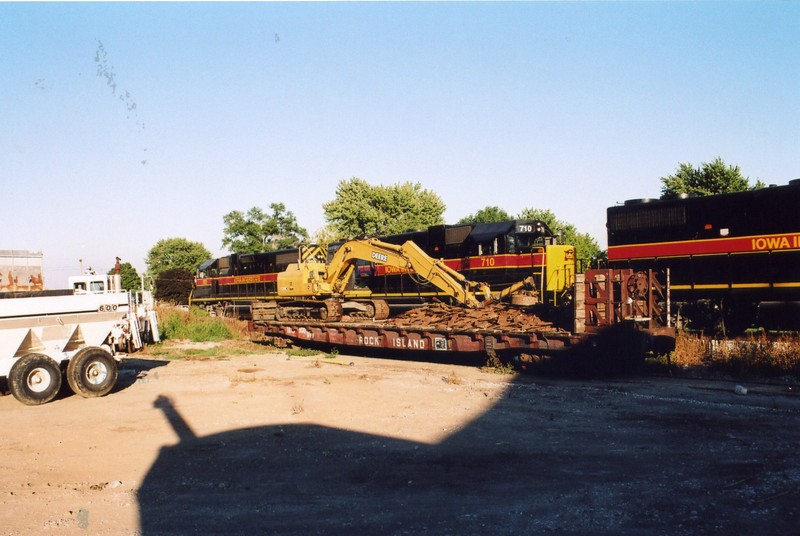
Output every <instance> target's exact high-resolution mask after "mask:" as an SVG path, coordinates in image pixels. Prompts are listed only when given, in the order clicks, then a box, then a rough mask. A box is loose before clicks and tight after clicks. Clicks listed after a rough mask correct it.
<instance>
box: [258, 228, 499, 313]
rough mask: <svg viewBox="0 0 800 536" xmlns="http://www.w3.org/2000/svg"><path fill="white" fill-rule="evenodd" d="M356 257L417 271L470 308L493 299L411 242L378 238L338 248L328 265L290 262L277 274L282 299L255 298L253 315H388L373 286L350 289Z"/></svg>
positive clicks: (483, 286) (487, 290)
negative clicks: (266, 299)
mask: <svg viewBox="0 0 800 536" xmlns="http://www.w3.org/2000/svg"><path fill="white" fill-rule="evenodd" d="M357 261H367V262H371V263H375V264H383V265H388V266H392V267H395V268H398V269H401V270H405V271H407V272H408V273H413V274H415V276H416V277H420V278H422V279H424V280H426V281H427V282H429V283H430V284H432V285H434V286H435V287H437V288H438V289H439V290H441V291H442V292H443V293H445V294H446V295H447V296H449V297H450V298H452V299H453V300H454V301H456V302H458V303H461V304H463V305H465V306H467V307H471V308H474V307H480V306H481V305H482V304H483V303H484V302H487V301H491V300H492V293H491V290H490V288H489V285H487V284H486V283H476V282H473V281H469V280H467V279H466V278H465V277H464V276H463V275H461V274H460V273H458V272H456V271H455V270H453V269H451V268H450V267H448V266H447V265H445V264H444V262H442V261H440V260H437V259H434V258H432V257H430V256H429V255H428V254H427V253H425V252H424V251H423V250H422V249H421V248H420V247H419V246H418V245H416V244H415V243H414V242H412V241H410V240H409V241H407V242H405V243H403V244H402V245H400V246H398V245H395V244H389V243H386V242H382V241H380V240H376V239H369V240H350V241H348V242H345V243H344V244H342V245H341V246H340V247H339V249H338V250H337V251H336V253H335V254H334V255H333V258H332V259H331V262H330V263H328V264H325V263H324V262H321V261H320V260H316V259H311V260H309V261H306V262H298V263H293V264H290V265H289V266H287V267H286V270H284V271H283V272H281V273H279V274H278V280H277V294H278V299H277V300H276V301H270V302H254V303H253V304H252V313H253V319H254V320H256V319H261V320H267V319H273V318H274V319H275V320H278V321H284V320H295V319H317V320H321V321H326V322H336V321H338V320H341V318H342V317H343V316H344V314H345V313H346V314H348V315H349V316H351V317H353V318H361V319H363V318H369V319H374V320H382V319H384V318H387V317H388V316H389V305H388V304H387V303H386V302H385V301H384V300H375V299H371V297H370V296H371V291H370V290H368V289H366V290H363V291H359V290H354V289H346V287H347V284H348V282H349V281H350V276H351V275H352V273H353V271H354V270H355V267H356V262H357ZM345 291H346V292H345ZM359 294H361V295H359ZM345 295H346V296H347V298H345Z"/></svg>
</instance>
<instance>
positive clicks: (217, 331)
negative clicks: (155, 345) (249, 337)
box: [158, 307, 245, 342]
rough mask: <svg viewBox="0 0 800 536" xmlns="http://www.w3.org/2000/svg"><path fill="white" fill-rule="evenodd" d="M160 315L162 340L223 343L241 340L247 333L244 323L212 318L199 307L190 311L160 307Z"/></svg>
mask: <svg viewBox="0 0 800 536" xmlns="http://www.w3.org/2000/svg"><path fill="white" fill-rule="evenodd" d="M158 313H159V318H160V319H161V321H160V323H159V324H160V326H159V333H160V335H161V339H162V340H165V339H188V340H190V341H192V342H211V341H223V340H228V339H235V338H240V337H241V334H242V333H244V331H245V328H244V326H243V322H242V321H239V320H233V319H230V318H217V317H212V316H210V315H209V314H208V313H207V312H206V311H204V310H203V309H200V308H199V307H192V308H191V309H189V311H181V310H177V309H173V308H168V307H160V308H159V310H158Z"/></svg>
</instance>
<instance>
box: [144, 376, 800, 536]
mask: <svg viewBox="0 0 800 536" xmlns="http://www.w3.org/2000/svg"><path fill="white" fill-rule="evenodd" d="M664 385H665V384H662V383H659V384H658V385H652V384H651V382H647V381H626V382H619V381H617V382H604V381H598V380H581V381H576V380H554V379H548V380H541V379H536V378H532V377H530V376H520V377H518V378H517V379H516V380H515V382H514V383H513V384H512V385H510V387H509V389H508V391H507V392H506V394H505V396H504V397H503V398H502V399H500V400H499V401H498V403H497V404H496V405H494V406H493V407H492V408H491V409H490V410H489V411H488V412H487V413H485V414H484V415H483V416H481V417H480V418H479V419H477V420H475V421H473V422H471V423H467V424H466V425H465V426H464V427H463V428H462V429H460V430H458V431H454V433H452V435H450V436H449V437H448V438H447V439H446V440H444V441H443V442H441V443H439V444H434V445H430V444H422V443H415V442H409V441H403V440H398V439H393V438H389V437H382V436H374V435H367V434H363V433H357V432H352V431H347V430H340V429H331V428H326V427H321V426H312V425H282V426H264V427H257V428H247V429H240V430H233V431H230V432H225V433H220V434H215V435H210V436H206V437H197V436H196V435H195V434H194V432H193V431H192V428H191V423H187V422H186V421H185V420H184V419H183V417H182V416H181V415H180V413H179V412H178V411H177V410H176V409H175V407H174V405H173V403H172V402H171V401H170V400H169V399H167V398H165V397H160V398H159V399H158V400H157V401H156V405H157V406H158V407H160V408H161V409H162V410H163V411H164V413H165V416H166V417H167V418H168V420H169V422H170V423H171V424H172V426H173V428H174V429H175V431H176V433H177V434H178V435H179V437H180V442H179V443H178V444H176V445H175V446H168V447H164V448H162V450H161V452H160V454H159V456H158V458H157V460H156V461H155V462H154V464H153V466H152V468H151V469H150V472H149V473H148V474H147V476H146V478H145V480H144V481H143V483H142V485H141V487H140V489H139V491H138V500H139V506H140V516H141V530H142V534H144V535H155V534H159V535H164V534H195V533H203V534H345V533H346V534H370V535H372V534H431V535H432V534H436V535H439V534H459V535H463V534H487V533H488V534H538V533H547V532H563V533H572V534H596V533H605V534H636V535H639V534H706V533H731V534H747V533H765V534H767V533H768V534H796V533H797V532H798V528H800V503H799V502H798V499H800V493H798V487H799V486H800V466H798V462H797V455H796V452H797V448H798V446H800V426H799V425H800V401H798V400H797V399H793V398H788V397H787V398H781V397H770V396H750V397H736V395H734V394H732V393H729V392H727V391H726V392H713V391H702V392H701V391H696V392H697V393H699V394H698V395H696V396H684V395H685V394H686V393H685V392H684V393H683V394H682V395H680V396H679V395H676V394H675V392H674V390H672V389H673V388H670V387H669V386H668V385H667V387H664ZM378 396H379V395H376V398H377V397H378Z"/></svg>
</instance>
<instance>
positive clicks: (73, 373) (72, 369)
mask: <svg viewBox="0 0 800 536" xmlns="http://www.w3.org/2000/svg"><path fill="white" fill-rule="evenodd" d="M117 376H118V370H117V362H116V361H114V358H113V357H111V354H109V353H108V352H106V351H105V350H103V349H102V348H98V347H97V346H90V347H88V348H83V349H82V350H79V351H78V352H77V353H76V354H75V355H74V356H72V359H70V360H69V363H68V364H67V383H68V384H69V387H70V389H72V391H73V392H74V393H75V394H77V395H81V396H82V397H84V398H94V397H98V396H104V395H107V394H108V393H109V392H110V391H111V389H113V388H114V385H116V383H117Z"/></svg>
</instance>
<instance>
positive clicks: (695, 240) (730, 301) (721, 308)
mask: <svg viewBox="0 0 800 536" xmlns="http://www.w3.org/2000/svg"><path fill="white" fill-rule="evenodd" d="M799 211H800V179H796V180H793V181H790V182H789V184H788V185H784V186H770V187H768V188H761V189H757V190H748V191H744V192H736V193H729V194H720V195H711V196H698V197H691V196H679V197H674V198H671V199H659V200H651V199H634V200H630V201H626V202H625V203H624V205H620V206H614V207H610V208H608V209H607V220H606V222H607V223H606V225H607V230H608V264H609V267H610V268H632V269H634V270H642V271H644V270H649V269H653V270H661V271H666V270H667V269H668V270H669V272H668V274H669V288H670V292H671V296H670V299H671V310H672V312H673V313H674V314H676V319H677V327H679V328H681V327H683V328H689V329H697V330H703V331H707V332H712V331H713V332H721V333H722V334H728V333H741V332H743V331H745V330H747V329H748V328H754V327H760V328H766V329H775V330H797V329H800V212H799Z"/></svg>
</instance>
